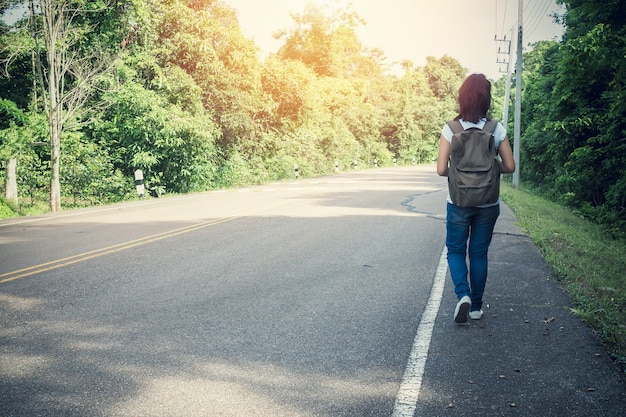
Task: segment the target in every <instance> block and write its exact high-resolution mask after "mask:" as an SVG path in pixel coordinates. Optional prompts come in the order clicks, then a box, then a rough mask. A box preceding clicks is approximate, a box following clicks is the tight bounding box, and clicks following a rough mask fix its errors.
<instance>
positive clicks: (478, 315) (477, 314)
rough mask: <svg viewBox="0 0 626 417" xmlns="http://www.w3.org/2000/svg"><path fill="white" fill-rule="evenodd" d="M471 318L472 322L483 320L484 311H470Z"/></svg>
mask: <svg viewBox="0 0 626 417" xmlns="http://www.w3.org/2000/svg"><path fill="white" fill-rule="evenodd" d="M469 318H470V319H472V320H480V319H482V318H483V311H482V310H476V311H470V312H469Z"/></svg>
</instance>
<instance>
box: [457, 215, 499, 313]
mask: <svg viewBox="0 0 626 417" xmlns="http://www.w3.org/2000/svg"><path fill="white" fill-rule="evenodd" d="M447 211H448V215H447V218H446V232H447V233H446V246H447V248H448V267H449V268H450V275H451V276H452V282H454V292H455V293H456V295H457V297H458V298H459V299H460V298H461V297H463V296H465V295H469V296H470V298H471V299H472V311H476V310H480V309H481V307H482V305H483V292H484V291H485V283H486V282H487V251H488V250H489V245H490V244H491V236H492V235H493V228H494V227H495V225H496V220H497V219H498V216H499V215H500V205H499V204H498V205H495V206H493V207H485V208H480V207H458V206H455V205H454V204H450V203H448V209H447ZM468 239H469V251H467V241H468ZM468 253H469V283H468V280H467V273H468V270H467V262H466V258H467V254H468Z"/></svg>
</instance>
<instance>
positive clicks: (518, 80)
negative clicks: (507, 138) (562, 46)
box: [513, 0, 524, 188]
mask: <svg viewBox="0 0 626 417" xmlns="http://www.w3.org/2000/svg"><path fill="white" fill-rule="evenodd" d="M517 8H518V10H517V16H518V17H517V20H518V32H517V63H516V66H515V127H514V139H513V159H515V172H513V187H514V188H519V177H520V175H519V173H520V155H519V154H520V141H521V138H520V136H521V134H520V133H521V124H522V120H521V119H522V32H523V30H522V27H523V25H522V20H523V18H524V0H518V5H517Z"/></svg>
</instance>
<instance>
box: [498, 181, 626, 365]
mask: <svg viewBox="0 0 626 417" xmlns="http://www.w3.org/2000/svg"><path fill="white" fill-rule="evenodd" d="M501 191H502V198H503V200H504V201H505V202H506V203H507V204H508V205H509V207H510V208H511V210H513V212H514V213H515V215H516V217H517V219H518V224H519V225H520V227H522V229H523V230H524V232H525V233H527V234H528V235H529V236H530V237H531V239H532V240H533V242H534V243H535V244H536V245H537V247H538V248H539V250H540V251H541V253H542V254H543V256H544V258H545V260H546V261H547V263H548V264H549V265H550V266H551V267H552V269H553V271H554V274H555V276H556V277H557V278H558V279H559V280H560V282H561V283H562V285H563V287H564V288H565V289H566V290H567V292H568V293H569V295H570V297H571V299H572V301H573V305H574V307H573V311H574V313H576V314H577V315H579V316H580V317H581V318H582V319H583V320H584V321H585V322H586V323H587V324H588V325H589V327H590V328H591V329H592V330H593V331H594V332H595V333H596V334H597V335H598V337H600V338H601V340H602V341H603V343H604V344H605V346H606V348H607V350H608V351H609V353H610V354H611V356H612V357H613V359H614V360H615V361H616V362H617V363H618V364H619V365H620V366H621V367H622V369H625V366H626V279H625V278H626V277H625V276H624V274H625V273H626V257H624V253H626V240H624V239H618V238H615V237H613V236H612V234H611V233H608V231H607V229H606V227H605V226H601V225H598V224H596V223H593V222H590V221H589V220H586V219H585V218H583V217H582V216H580V215H577V214H576V213H574V212H572V211H571V210H570V209H568V208H566V207H563V206H561V205H559V204H557V203H554V202H551V201H550V200H548V199H546V198H543V197H541V196H539V195H537V194H533V193H531V192H528V191H525V190H523V189H522V190H517V189H514V188H512V187H511V186H510V185H509V184H506V185H502V190H501Z"/></svg>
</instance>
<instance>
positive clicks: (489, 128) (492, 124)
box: [483, 119, 498, 135]
mask: <svg viewBox="0 0 626 417" xmlns="http://www.w3.org/2000/svg"><path fill="white" fill-rule="evenodd" d="M497 127H498V121H497V120H496V119H489V120H487V123H485V125H484V126H483V130H484V131H485V132H489V133H491V134H492V135H493V134H494V133H495V131H496V128H497Z"/></svg>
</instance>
